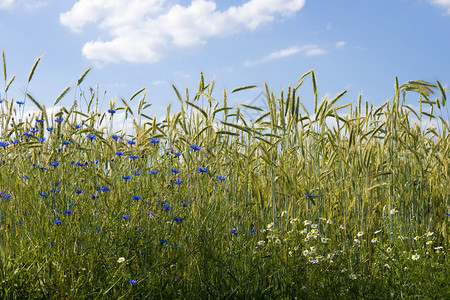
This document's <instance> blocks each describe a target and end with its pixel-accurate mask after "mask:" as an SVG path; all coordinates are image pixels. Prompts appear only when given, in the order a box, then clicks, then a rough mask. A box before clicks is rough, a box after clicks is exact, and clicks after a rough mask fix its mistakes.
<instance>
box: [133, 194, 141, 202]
mask: <svg viewBox="0 0 450 300" xmlns="http://www.w3.org/2000/svg"><path fill="white" fill-rule="evenodd" d="M139 199H141V195H133V200H136V201H137V200H139Z"/></svg>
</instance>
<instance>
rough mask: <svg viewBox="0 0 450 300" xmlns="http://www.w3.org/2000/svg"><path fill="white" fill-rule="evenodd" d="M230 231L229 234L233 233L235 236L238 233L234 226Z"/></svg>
mask: <svg viewBox="0 0 450 300" xmlns="http://www.w3.org/2000/svg"><path fill="white" fill-rule="evenodd" d="M230 233H231V234H234V235H235V236H237V235H238V234H239V233H238V232H237V229H236V228H231V230H230Z"/></svg>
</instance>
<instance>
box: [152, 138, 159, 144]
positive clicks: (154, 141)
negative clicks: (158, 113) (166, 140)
mask: <svg viewBox="0 0 450 300" xmlns="http://www.w3.org/2000/svg"><path fill="white" fill-rule="evenodd" d="M150 143H152V144H158V143H159V140H158V139H155V138H151V139H150Z"/></svg>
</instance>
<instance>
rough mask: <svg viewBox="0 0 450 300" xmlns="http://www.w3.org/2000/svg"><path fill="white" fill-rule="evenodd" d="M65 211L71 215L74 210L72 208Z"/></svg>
mask: <svg viewBox="0 0 450 300" xmlns="http://www.w3.org/2000/svg"><path fill="white" fill-rule="evenodd" d="M64 213H65V214H66V215H70V214H72V210H71V209H68V210H65V211H64Z"/></svg>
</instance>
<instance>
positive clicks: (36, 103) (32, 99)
mask: <svg viewBox="0 0 450 300" xmlns="http://www.w3.org/2000/svg"><path fill="white" fill-rule="evenodd" d="M27 97H28V98H29V99H30V100H31V102H33V103H34V104H35V105H36V106H37V107H38V108H39V110H40V111H42V112H44V110H43V108H42V106H41V105H40V104H39V103H38V102H37V101H36V100H35V99H34V98H33V97H32V96H31V95H30V94H28V93H27Z"/></svg>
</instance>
